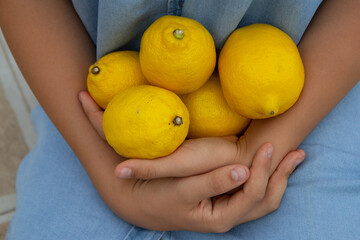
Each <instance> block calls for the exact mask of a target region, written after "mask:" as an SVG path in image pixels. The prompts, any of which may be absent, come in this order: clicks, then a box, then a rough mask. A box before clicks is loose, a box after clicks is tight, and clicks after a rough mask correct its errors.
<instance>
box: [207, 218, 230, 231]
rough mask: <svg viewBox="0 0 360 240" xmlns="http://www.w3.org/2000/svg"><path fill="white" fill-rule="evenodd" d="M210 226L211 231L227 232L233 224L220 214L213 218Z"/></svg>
mask: <svg viewBox="0 0 360 240" xmlns="http://www.w3.org/2000/svg"><path fill="white" fill-rule="evenodd" d="M210 226H211V227H210V228H211V229H210V231H211V232H214V233H226V232H228V231H229V230H230V229H231V228H232V226H231V224H228V223H227V221H226V220H225V219H224V218H223V217H222V216H220V215H219V216H217V217H215V218H214V219H213V221H212V223H211V224H210Z"/></svg>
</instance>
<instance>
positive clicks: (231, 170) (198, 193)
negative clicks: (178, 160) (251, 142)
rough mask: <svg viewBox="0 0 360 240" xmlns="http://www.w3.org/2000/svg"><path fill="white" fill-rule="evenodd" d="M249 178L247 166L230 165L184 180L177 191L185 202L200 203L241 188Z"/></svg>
mask: <svg viewBox="0 0 360 240" xmlns="http://www.w3.org/2000/svg"><path fill="white" fill-rule="evenodd" d="M248 177H249V169H248V168H247V167H246V166H243V165H238V164H237V165H228V166H225V167H221V168H218V169H216V170H213V171H211V172H209V173H205V174H201V175H196V176H192V177H187V178H183V179H182V180H181V181H180V182H179V188H178V189H177V190H178V191H179V193H180V194H179V195H180V196H181V197H182V198H183V200H184V201H186V202H200V201H202V200H204V199H209V198H211V197H214V196H218V195H220V194H224V193H226V192H228V191H230V190H232V189H234V188H236V187H238V186H240V185H241V184H243V183H244V182H245V181H246V180H247V179H248ZM190 189H191V191H189V190H190Z"/></svg>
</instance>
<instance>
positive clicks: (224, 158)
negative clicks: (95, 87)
mask: <svg viewBox="0 0 360 240" xmlns="http://www.w3.org/2000/svg"><path fill="white" fill-rule="evenodd" d="M79 97H80V99H81V102H82V104H83V108H84V110H85V112H86V114H87V115H88V117H89V119H90V121H91V123H92V124H93V126H94V128H96V129H97V131H98V132H99V134H102V130H101V129H102V127H101V121H102V111H101V109H100V108H99V107H98V106H97V105H96V103H95V102H94V101H93V100H92V99H91V97H90V96H89V95H88V94H87V93H84V92H82V93H81V94H80V95H79ZM236 141H237V138H236V137H227V138H204V139H198V140H189V141H186V142H185V143H184V146H183V147H181V148H180V149H179V150H178V151H176V152H175V153H174V154H172V155H170V156H168V157H166V158H168V159H167V160H166V166H167V167H161V159H157V160H138V161H139V162H137V160H131V161H128V162H127V163H126V164H128V163H132V162H133V163H136V164H140V166H142V165H141V164H142V163H144V164H145V165H144V166H145V167H149V166H150V168H149V169H153V170H150V171H149V172H141V171H134V172H133V173H134V174H133V175H132V177H134V176H137V175H139V176H140V177H141V178H144V179H145V178H154V177H163V178H158V179H151V180H139V179H128V180H119V181H120V182H118V183H121V186H120V187H121V191H113V192H112V194H113V195H112V196H111V197H109V199H111V202H110V203H109V202H108V205H109V206H111V208H112V209H113V211H114V212H116V213H117V214H118V215H119V216H120V217H122V218H123V219H124V220H126V221H128V222H130V223H133V224H136V225H138V226H141V227H145V228H149V229H154V230H191V231H200V232H225V231H227V230H229V229H230V228H232V227H234V226H236V225H238V224H240V223H243V222H247V221H251V220H254V219H257V218H260V217H262V216H264V215H266V214H268V213H270V212H272V211H274V210H276V209H277V208H278V207H279V205H280V201H281V198H282V196H283V194H284V191H285V189H286V185H287V179H288V177H289V175H290V174H291V173H292V171H293V170H294V169H295V167H296V165H297V164H298V163H300V162H301V161H302V160H303V159H304V157H305V154H304V152H303V151H300V150H298V151H293V152H291V153H289V154H288V155H287V156H286V157H285V158H284V159H283V160H282V162H281V163H280V164H279V166H278V168H277V169H276V171H275V172H274V173H273V174H271V171H270V166H271V152H272V150H271V149H272V146H271V144H269V143H267V144H264V145H263V146H262V147H261V148H260V149H259V150H258V151H257V153H256V155H255V157H254V159H253V164H252V166H251V168H250V170H249V169H248V168H247V167H246V166H243V165H240V164H233V162H234V160H235V158H236V155H237V144H236ZM224 149H225V150H224ZM177 158H180V160H179V161H176V159H177ZM172 159H173V160H172ZM168 160H170V161H168ZM150 163H153V164H155V168H151V164H150ZM167 163H169V164H167ZM136 164H135V165H133V166H137V165H136ZM171 164H173V165H172V167H171ZM182 164H187V165H185V166H182ZM121 166H122V165H121V164H120V165H119V167H118V168H117V171H121V170H122V169H124V168H123V167H121ZM126 166H128V165H124V167H126ZM186 166H188V167H186ZM158 167H160V168H159V169H160V171H157V169H158ZM134 169H136V168H134ZM141 169H142V168H141ZM144 169H146V168H144ZM181 171H184V172H181ZM125 173H126V171H125ZM125 175H126V174H125ZM166 175H170V176H181V175H189V177H176V178H174V177H169V178H165V177H164V176H166ZM244 183H245V184H244ZM243 184H244V185H243ZM241 185H243V188H242V189H241V190H238V191H236V192H234V194H229V192H230V191H233V190H234V189H235V188H237V187H239V186H241ZM113 188H114V187H113ZM226 193H228V194H226Z"/></svg>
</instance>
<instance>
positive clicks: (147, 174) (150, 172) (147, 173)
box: [138, 166, 157, 179]
mask: <svg viewBox="0 0 360 240" xmlns="http://www.w3.org/2000/svg"><path fill="white" fill-rule="evenodd" d="M140 175H141V176H138V177H141V178H144V179H151V178H155V177H156V176H157V171H156V168H155V167H153V166H146V167H145V169H144V171H142V173H141V174H140Z"/></svg>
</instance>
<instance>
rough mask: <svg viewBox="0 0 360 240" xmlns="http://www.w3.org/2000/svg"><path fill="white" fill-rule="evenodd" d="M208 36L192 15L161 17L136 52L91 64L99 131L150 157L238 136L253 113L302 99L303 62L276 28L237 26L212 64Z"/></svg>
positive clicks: (125, 151)
mask: <svg viewBox="0 0 360 240" xmlns="http://www.w3.org/2000/svg"><path fill="white" fill-rule="evenodd" d="M216 61H217V58H216V50H215V44H214V40H213V38H212V36H211V35H210V33H209V32H208V31H207V30H206V28H205V27H204V26H202V25H201V24H200V23H198V22H197V21H195V20H192V19H189V18H185V17H178V16H163V17H161V18H159V19H158V20H156V21H155V22H154V23H153V24H152V25H150V26H149V28H148V29H147V30H146V31H145V33H144V35H143V37H142V39H141V46H140V52H135V51H117V52H113V53H110V54H108V55H106V56H104V57H102V58H101V59H99V60H98V61H97V62H96V63H95V64H93V65H91V66H90V68H89V74H88V78H87V86H88V91H89V93H90V95H91V96H92V98H93V99H94V100H95V101H96V102H97V104H99V106H101V107H102V108H103V109H105V112H104V117H103V130H104V133H105V137H106V140H107V142H108V143H109V144H110V145H111V146H112V147H113V148H114V149H115V151H116V152H117V153H118V154H120V155H122V156H124V157H128V158H146V159H153V158H158V157H162V156H166V155H168V154H170V153H172V152H173V151H175V150H176V149H177V148H178V147H179V146H180V145H181V144H182V142H183V141H184V140H185V139H186V138H187V137H188V138H200V137H219V136H228V135H239V134H241V133H243V132H244V131H245V129H246V128H247V126H248V124H249V122H250V120H251V119H264V118H269V117H274V116H276V115H278V114H281V113H283V112H285V111H286V110H287V109H289V108H290V107H291V106H293V105H294V103H295V102H296V101H297V99H298V98H299V95H300V93H301V90H302V88H303V85H304V67H303V63H302V60H301V57H300V54H299V52H298V49H297V46H296V44H295V43H294V42H293V41H292V39H291V38H290V37H289V36H288V35H287V34H286V33H284V32H282V31H281V30H279V29H277V28H275V27H273V26H271V25H267V24H253V25H250V26H246V27H242V28H239V29H237V30H235V31H234V32H233V33H232V34H231V35H230V36H229V37H228V39H227V40H226V42H225V44H224V46H223V48H222V49H221V52H220V55H219V59H218V67H217V69H216Z"/></svg>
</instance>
